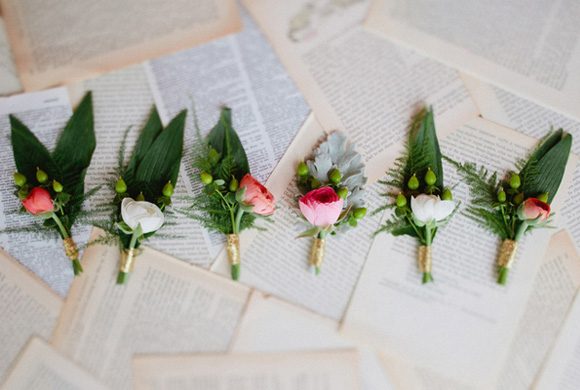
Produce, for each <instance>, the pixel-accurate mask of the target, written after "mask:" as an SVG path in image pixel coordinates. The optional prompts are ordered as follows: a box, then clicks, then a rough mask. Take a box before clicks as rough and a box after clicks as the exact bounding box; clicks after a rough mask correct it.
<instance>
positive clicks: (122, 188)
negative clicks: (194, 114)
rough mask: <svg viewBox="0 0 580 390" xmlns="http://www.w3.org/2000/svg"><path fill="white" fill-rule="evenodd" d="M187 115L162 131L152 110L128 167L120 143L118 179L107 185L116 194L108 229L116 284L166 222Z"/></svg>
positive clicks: (180, 115) (180, 114)
mask: <svg viewBox="0 0 580 390" xmlns="http://www.w3.org/2000/svg"><path fill="white" fill-rule="evenodd" d="M186 115H187V111H185V110H184V111H181V112H180V113H179V114H177V115H176V116H175V117H174V118H173V119H172V120H171V122H169V124H168V125H167V127H165V128H163V125H162V124H161V119H159V114H158V113H157V109H156V108H155V107H154V108H153V110H152V111H151V115H150V116H149V119H148V120H147V123H146V124H145V127H143V129H142V131H141V134H140V135H139V139H138V140H137V143H136V144H135V149H134V150H133V153H132V155H131V158H130V159H129V162H128V163H126V164H125V162H124V154H125V153H124V149H125V145H124V142H123V145H122V146H121V151H120V153H119V167H118V169H117V170H118V172H117V176H118V177H117V179H116V180H115V181H113V182H112V183H111V185H112V186H114V189H115V197H114V199H113V207H114V213H113V218H112V219H113V220H112V221H111V222H112V223H110V224H109V229H107V231H108V232H109V233H110V234H111V235H112V236H114V237H117V238H118V242H119V244H120V247H121V261H120V264H119V273H118V275H117V283H118V284H124V283H125V281H126V280H127V276H128V274H129V272H131V270H132V269H133V267H134V263H135V258H136V257H137V255H138V250H139V246H140V245H141V243H142V241H143V240H145V239H147V238H149V237H151V236H153V235H154V234H155V233H156V232H157V231H158V230H159V229H160V228H161V226H163V224H164V222H165V214H166V212H167V207H168V206H170V205H171V196H172V195H173V191H174V186H175V183H176V182H177V175H178V174H179V167H180V163H181V156H182V154H183V153H182V152H183V132H184V127H185V117H186Z"/></svg>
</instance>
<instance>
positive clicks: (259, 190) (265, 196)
mask: <svg viewBox="0 0 580 390" xmlns="http://www.w3.org/2000/svg"><path fill="white" fill-rule="evenodd" d="M239 189H240V190H242V189H245V191H244V197H243V199H242V201H243V202H244V203H245V204H247V205H250V206H253V208H252V212H253V213H255V214H259V215H272V214H273V213H274V203H275V199H274V195H272V193H270V191H268V189H267V188H266V187H264V186H263V185H262V184H261V183H260V182H259V181H258V180H256V179H255V178H254V177H253V176H252V175H250V174H249V173H247V174H246V175H245V176H244V177H243V178H242V181H241V182H240V187H239Z"/></svg>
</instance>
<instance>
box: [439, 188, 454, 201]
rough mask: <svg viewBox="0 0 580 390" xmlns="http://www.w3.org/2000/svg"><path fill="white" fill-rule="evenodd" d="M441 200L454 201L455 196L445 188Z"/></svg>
mask: <svg viewBox="0 0 580 390" xmlns="http://www.w3.org/2000/svg"><path fill="white" fill-rule="evenodd" d="M441 199H442V200H453V194H452V193H451V190H450V189H449V188H445V189H444V190H443V193H442V194H441Z"/></svg>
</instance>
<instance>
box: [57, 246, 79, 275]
mask: <svg viewBox="0 0 580 390" xmlns="http://www.w3.org/2000/svg"><path fill="white" fill-rule="evenodd" d="M62 243H63V245H64V253H65V254H66V257H68V258H69V259H70V261H72V266H73V272H74V274H75V275H80V274H81V272H83V267H82V266H81V262H80V261H79V250H78V249H77V245H76V244H75V242H74V240H73V238H72V237H67V238H65V239H63V240H62Z"/></svg>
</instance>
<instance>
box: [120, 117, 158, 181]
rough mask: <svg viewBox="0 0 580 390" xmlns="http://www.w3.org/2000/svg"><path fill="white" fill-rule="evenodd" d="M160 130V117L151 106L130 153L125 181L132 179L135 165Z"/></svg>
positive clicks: (139, 161)
mask: <svg viewBox="0 0 580 390" xmlns="http://www.w3.org/2000/svg"><path fill="white" fill-rule="evenodd" d="M162 130H163V124H162V123H161V118H159V113H158V112H157V108H156V107H155V106H153V108H152V109H151V114H150V115H149V119H147V123H145V126H144V127H143V130H141V134H140V135H139V139H138V140H137V143H136V144H135V148H134V149H133V153H132V154H131V160H130V161H129V165H128V166H127V170H126V172H125V174H124V176H125V181H127V180H129V181H132V180H133V179H134V175H135V172H136V170H137V167H138V166H139V163H141V161H142V160H143V158H144V157H145V155H146V154H147V152H148V151H149V148H151V146H152V145H153V142H155V140H156V139H157V137H158V136H159V134H161V131H162Z"/></svg>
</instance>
